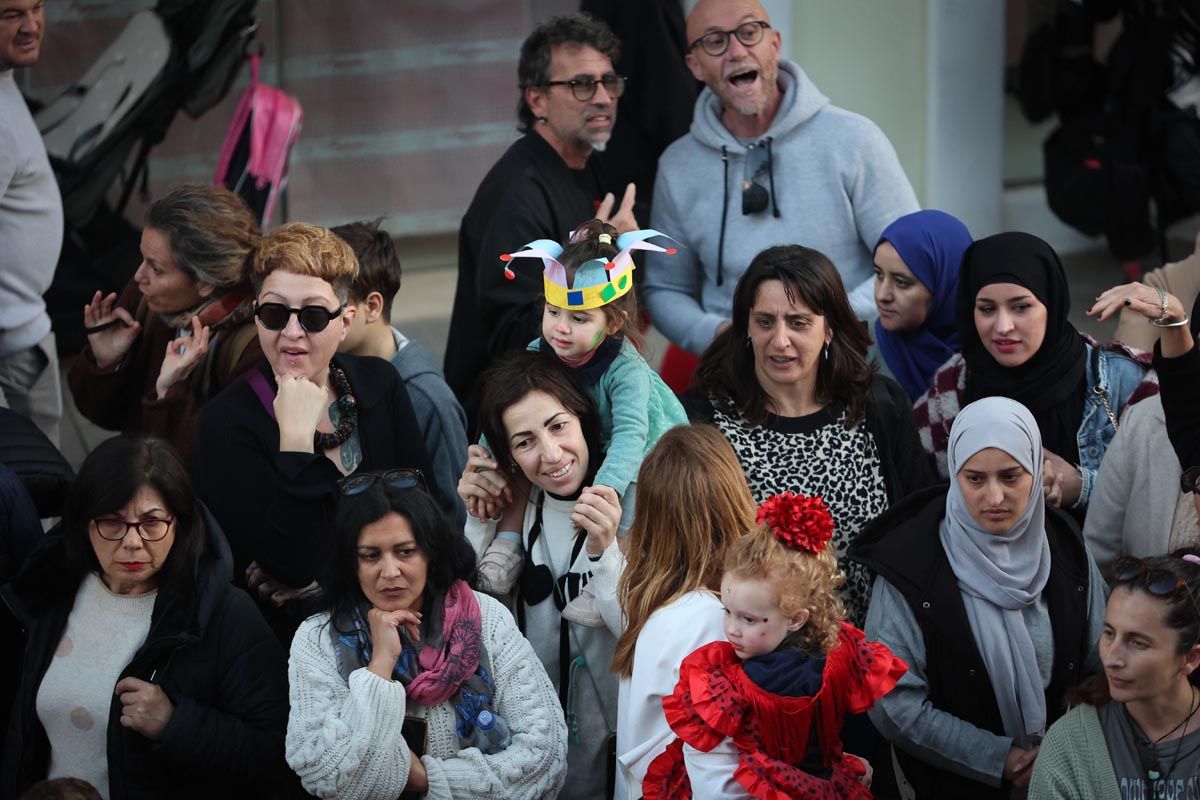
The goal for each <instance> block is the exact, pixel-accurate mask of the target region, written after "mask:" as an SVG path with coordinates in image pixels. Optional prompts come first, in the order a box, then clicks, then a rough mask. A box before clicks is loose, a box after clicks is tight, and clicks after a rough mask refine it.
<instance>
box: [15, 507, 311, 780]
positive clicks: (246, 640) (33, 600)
mask: <svg viewBox="0 0 1200 800" xmlns="http://www.w3.org/2000/svg"><path fill="white" fill-rule="evenodd" d="M206 520H207V524H205V525H204V529H205V532H206V536H207V542H206V544H207V547H206V550H205V552H204V554H203V555H202V557H201V558H200V559H199V561H198V563H197V564H196V565H195V566H194V568H193V570H192V582H191V586H190V587H189V586H180V585H170V584H167V583H163V584H162V585H160V586H159V590H158V596H157V598H156V599H155V602H154V611H153V615H152V617H151V621H150V631H149V633H148V635H147V637H146V642H145V644H143V645H142V647H141V648H140V649H139V650H138V651H137V653H136V654H135V655H134V657H133V660H132V661H131V662H130V663H129V664H128V666H126V667H125V669H124V670H122V672H121V677H122V678H124V677H127V676H133V677H136V678H140V679H142V680H148V681H151V682H153V683H157V684H158V685H160V686H161V687H162V689H163V691H164V692H166V694H167V696H168V697H169V698H170V700H171V703H172V705H174V707H175V709H174V711H173V712H172V714H171V719H170V721H169V722H168V723H167V727H166V728H165V729H164V730H163V733H162V737H161V738H160V739H159V741H157V742H152V741H150V740H148V739H146V738H145V737H143V736H142V735H141V734H139V733H136V732H134V731H133V730H131V729H128V728H124V727H122V726H121V724H120V721H119V720H120V716H121V711H120V709H121V701H120V698H119V697H118V696H117V695H116V694H115V693H114V695H113V702H112V707H111V710H110V713H109V718H108V770H109V789H110V796H111V797H112V798H114V800H126V799H128V798H162V797H172V798H192V797H194V798H212V797H244V796H264V797H265V796H272V795H274V794H280V793H283V792H286V791H292V790H294V787H295V778H294V776H292V774H291V772H290V770H289V769H288V766H287V762H286V761H285V760H284V755H283V739H284V733H285V731H286V729H287V718H288V686H287V659H286V655H285V653H284V651H283V648H282V647H281V646H280V644H279V642H278V641H277V640H276V639H275V637H274V636H273V635H272V633H271V630H270V628H268V627H267V625H266V623H265V622H264V621H263V618H262V616H261V615H260V614H259V613H258V610H257V609H256V608H255V606H254V602H253V601H252V600H251V599H250V598H249V597H248V596H246V594H245V593H244V592H242V591H241V590H239V589H237V588H235V587H234V586H233V585H232V584H231V583H230V576H231V574H232V563H231V560H230V556H229V549H228V547H227V546H226V545H225V543H224V540H223V538H222V536H221V533H220V530H219V528H217V526H216V524H215V523H214V522H212V520H211V517H208V516H207V515H206ZM64 552H65V547H64V543H63V539H62V537H61V536H60V535H58V534H55V533H52V534H50V535H48V536H46V537H45V539H44V540H43V541H42V543H41V544H40V546H39V547H38V549H37V550H36V551H35V552H34V553H33V554H32V555H31V556H30V557H29V560H28V561H27V563H26V565H25V567H24V568H23V569H22V571H21V573H20V574H19V575H18V576H17V577H16V578H15V579H14V580H13V581H11V582H10V583H8V584H6V585H5V586H4V587H3V589H2V590H0V594H2V596H3V599H4V602H5V603H6V604H7V605H8V607H9V608H10V610H11V611H12V613H13V614H14V615H15V616H16V618H17V619H18V620H19V621H20V622H21V625H22V626H23V628H24V630H25V655H24V659H23V665H22V675H21V680H20V684H19V688H18V693H17V698H16V703H15V705H14V709H13V712H12V716H11V718H10V721H9V727H8V734H7V737H6V741H5V753H4V767H3V777H2V789H0V796H2V797H4V798H14V797H17V796H18V795H19V794H20V793H21V792H23V791H24V790H25V789H27V788H28V787H29V786H30V785H31V784H33V783H36V782H37V781H39V780H42V779H44V778H45V776H46V770H47V769H48V767H49V758H50V743H49V740H48V739H47V738H46V733H45V731H44V729H43V728H42V725H41V723H40V722H39V720H38V716H37V711H36V708H35V701H36V698H37V692H38V687H39V686H40V685H41V682H42V678H43V676H44V675H45V674H46V670H47V669H48V667H49V665H50V660H51V658H52V657H53V655H54V651H55V649H56V648H57V647H58V644H59V642H60V641H61V639H62V635H63V631H64V630H65V629H66V625H67V618H68V616H69V615H70V613H71V607H72V606H73V605H74V602H75V595H76V592H77V590H78V588H79V581H80V576H78V575H69V574H68V573H67V571H66V570H65V569H64V568H63V563H64Z"/></svg>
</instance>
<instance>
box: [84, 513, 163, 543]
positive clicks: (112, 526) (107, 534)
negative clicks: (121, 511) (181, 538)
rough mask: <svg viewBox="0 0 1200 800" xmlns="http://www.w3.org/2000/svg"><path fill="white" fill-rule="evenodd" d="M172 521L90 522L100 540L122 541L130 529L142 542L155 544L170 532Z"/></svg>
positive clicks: (112, 520) (102, 518) (104, 518)
mask: <svg viewBox="0 0 1200 800" xmlns="http://www.w3.org/2000/svg"><path fill="white" fill-rule="evenodd" d="M174 521H175V518H174V517H172V518H170V519H157V518H152V519H144V520H141V521H140V522H129V521H127V520H123V519H118V518H117V517H101V518H99V519H94V520H92V525H94V526H95V527H96V533H97V534H99V535H100V538H101V539H105V540H107V541H110V542H119V541H121V540H122V539H124V538H125V537H126V536H127V535H128V534H129V529H130V528H133V529H134V530H135V531H137V533H138V536H140V537H142V541H143V542H157V541H159V540H160V539H162V538H163V537H165V536H166V535H167V531H169V530H171V523H172V522H174Z"/></svg>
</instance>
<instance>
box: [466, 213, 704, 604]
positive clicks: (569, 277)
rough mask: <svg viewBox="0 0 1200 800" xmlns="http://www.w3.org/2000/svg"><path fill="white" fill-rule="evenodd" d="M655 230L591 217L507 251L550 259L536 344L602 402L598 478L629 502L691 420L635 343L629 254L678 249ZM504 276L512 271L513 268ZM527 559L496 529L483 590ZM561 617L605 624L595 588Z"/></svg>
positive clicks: (482, 570) (504, 585)
mask: <svg viewBox="0 0 1200 800" xmlns="http://www.w3.org/2000/svg"><path fill="white" fill-rule="evenodd" d="M654 237H662V238H669V237H666V236H663V234H661V233H659V232H658V231H654V230H639V231H630V232H628V233H624V234H621V235H620V236H618V235H617V233H616V230H615V229H613V227H612V226H611V225H607V224H605V223H603V222H601V221H600V220H589V221H588V222H585V223H584V224H583V225H581V226H580V227H579V228H577V229H576V230H575V231H574V232H573V233H572V234H571V238H570V240H569V242H568V243H567V245H566V247H563V246H562V245H560V244H558V243H557V242H553V241H550V240H548V239H540V240H538V241H536V242H530V243H529V244H527V245H526V246H525V248H524V249H522V250H520V251H518V252H515V253H511V254H505V255H502V256H501V257H500V258H501V260H502V261H504V262H506V264H507V263H508V262H510V261H511V260H512V259H514V258H540V259H541V260H542V263H543V265H544V268H545V272H544V276H543V283H544V287H545V294H546V303H545V308H544V310H543V312H542V335H541V337H540V338H538V339H537V340H535V341H534V342H532V343H531V344H530V345H529V349H531V350H541V351H542V352H543V353H545V354H546V355H547V356H548V357H551V358H554V359H556V360H557V361H558V362H559V363H560V364H562V366H563V367H565V368H566V369H568V370H569V371H570V372H571V373H572V375H573V377H574V378H575V381H576V383H577V384H578V385H579V386H580V387H581V388H582V389H583V390H584V391H585V392H586V393H587V394H588V396H589V397H591V399H592V401H593V402H594V403H595V404H596V409H597V411H598V412H599V417H600V426H601V430H600V435H601V444H602V446H603V448H604V451H605V455H604V460H603V463H601V464H600V467H599V469H598V470H597V472H596V476H595V479H594V480H592V481H591V482H590V483H591V484H592V485H603V486H609V487H611V488H612V489H614V490H616V492H617V494H619V495H620V496H621V502H622V505H623V506H625V507H627V508H628V509H632V505H633V503H634V493H635V492H634V488H635V485H634V481H635V479H636V478H637V471H638V469H639V467H640V466H641V463H642V458H643V456H645V454H646V453H647V452H649V450H650V448H652V447H653V446H654V445H655V443H656V442H657V441H658V439H659V437H660V436H662V435H663V433H665V432H666V431H667V430H668V429H670V428H673V427H675V426H676V425H686V424H687V421H688V420H687V415H686V414H685V413H684V411H683V406H681V405H680V404H679V400H678V399H677V398H676V397H675V394H674V392H672V391H671V390H670V389H669V388H668V387H667V385H666V384H665V383H663V382H662V379H661V378H659V377H658V374H657V373H655V372H654V370H653V369H652V368H651V367H650V365H649V364H647V363H646V359H644V358H642V355H641V353H639V352H638V349H637V345H638V344H639V343H640V334H639V331H638V327H637V316H638V314H637V300H636V295H635V294H634V291H633V270H634V263H633V258H632V257H631V253H632V251H633V250H653V251H656V252H662V253H674V252H675V251H674V250H673V249H671V250H668V249H666V248H663V247H659V246H657V245H654V244H650V243H649V242H648V241H646V240H647V239H651V238H654ZM505 274H506V275H508V276H509V277H510V278H512V277H513V273H512V270H511V269H510V268H509V267H508V266H506V267H505ZM523 561H524V554H523V552H522V549H521V539H520V536H519V534H512V533H501V534H498V535H497V536H496V538H495V539H493V540H492V543H491V545H489V547H488V549H487V550H486V551H485V552H484V554H483V556H482V558H481V559H480V565H479V574H480V580H481V586H480V588H481V589H483V590H484V591H489V592H493V593H495V594H505V593H507V592H508V591H510V590H511V588H512V585H513V583H514V582H515V580H516V577H517V575H518V573H519V571H520V565H521V564H522V563H523ZM563 616H564V617H565V618H567V619H568V620H570V621H572V622H576V623H578V624H581V625H587V626H590V627H600V626H602V625H603V624H604V623H603V621H602V620H601V619H600V615H599V612H598V611H597V610H596V607H595V599H594V595H593V594H592V592H591V588H590V587H589V586H588V585H585V586H584V587H583V590H582V594H581V596H580V597H579V598H577V599H575V600H573V601H572V602H571V603H569V604H568V606H567V608H566V609H564V611H563Z"/></svg>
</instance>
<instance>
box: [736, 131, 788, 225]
mask: <svg viewBox="0 0 1200 800" xmlns="http://www.w3.org/2000/svg"><path fill="white" fill-rule="evenodd" d="M745 167H746V168H745V172H744V173H743V176H742V215H743V216H748V215H750V214H758V213H759V212H762V211H766V210H767V206H769V205H770V204H771V192H770V191H768V190H767V185H768V184H772V185H771V188H772V189H774V188H775V187H774V185H773V184H774V182H775V181H774V180H773V179H772V175H771V138H770V137H768V138H766V139H763V140H762V141H761V142H755V143H754V144H751V145H748V146H747V147H746V165H745ZM775 216H779V215H778V214H776V215H775Z"/></svg>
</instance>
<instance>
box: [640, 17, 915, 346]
mask: <svg viewBox="0 0 1200 800" xmlns="http://www.w3.org/2000/svg"><path fill="white" fill-rule="evenodd" d="M687 38H688V51H687V56H686V61H687V65H688V67H689V68H690V69H691V71H692V74H693V75H695V76H696V78H697V79H698V80H701V81H703V82H704V84H705V85H706V87H707V88H706V89H705V90H704V91H703V92H702V93H701V94H700V97H699V98H698V99H697V100H696V107H695V113H694V116H693V118H692V126H691V130H690V131H689V132H688V133H687V134H686V135H685V136H683V137H682V138H681V139H679V140H678V141H676V142H675V143H674V144H672V145H671V146H670V147H669V148H667V151H666V152H665V153H663V156H662V158H661V159H660V160H659V164H658V177H657V178H656V180H655V186H654V202H653V204H652V206H651V207H652V209H653V210H652V217H651V227H653V228H655V229H656V230H661V231H663V232H665V233H669V234H670V235H672V236H675V237H676V238H678V239H679V240H680V241H681V242H683V243H684V244H685V245H686V248H681V249H680V251H679V254H677V255H675V256H673V257H671V258H668V259H664V258H661V257H655V256H654V255H650V256H648V257H647V259H646V274H645V282H644V284H643V293H644V297H645V300H646V303H647V305H648V306H649V308H650V313H651V316H652V317H653V319H654V323H655V325H656V326H657V327H658V328H659V329H660V330H661V331H662V332H663V333H664V334H666V336H667V338H668V339H670V340H671V341H672V342H673V343H675V344H676V345H678V346H679V347H681V348H683V349H684V350H687V351H690V352H692V353H695V354H699V353H701V352H702V351H703V350H704V349H705V348H706V347H708V345H709V343H711V342H712V340H713V338H714V337H715V336H716V335H717V334H718V333H719V332H720V331H723V330H724V329H725V328H726V327H727V326H728V325H729V317H730V313H731V309H732V300H733V290H734V287H735V286H736V285H737V282H738V279H739V278H740V277H741V276H742V273H743V272H745V270H746V267H747V266H748V265H749V264H750V261H751V259H753V258H754V256H755V255H757V254H758V253H759V252H760V251H762V250H764V249H766V248H767V247H770V246H772V245H777V244H801V245H804V246H806V247H812V248H815V249H816V250H819V251H821V252H822V253H824V254H825V255H826V256H828V257H829V258H830V260H832V261H833V263H834V264H835V265H836V266H837V268H838V271H839V272H840V273H841V275H842V280H843V281H844V282H845V284H846V290H847V292H849V293H850V299H851V305H853V307H854V310H855V312H856V313H857V314H858V316H859V317H860V318H861V319H863V320H872V319H874V318H875V316H876V315H877V312H876V310H875V302H874V295H873V280H874V277H873V276H874V269H873V251H874V248H875V244H876V242H877V241H878V240H879V235H880V234H881V233H882V232H883V229H884V228H885V227H887V226H888V225H889V224H890V223H891V222H893V221H894V220H895V219H897V218H899V217H901V216H903V215H905V214H908V213H910V212H912V211H916V210H917V209H918V208H919V206H918V204H917V198H916V195H915V194H914V193H913V190H912V186H911V185H910V184H909V182H908V178H907V177H905V174H904V170H903V169H902V168H901V166H900V162H899V159H898V158H897V157H896V151H895V150H894V149H893V148H892V145H891V143H890V142H889V141H888V139H887V137H886V136H885V135H884V133H883V131H881V130H880V129H879V127H878V126H877V125H875V124H874V123H873V122H871V121H870V120H869V119H867V118H865V117H862V116H860V115H858V114H853V113H851V112H849V111H845V110H843V109H841V108H838V107H836V106H834V105H832V104H831V103H830V102H829V98H827V97H826V96H825V95H823V94H821V92H820V91H819V90H818V89H817V87H816V86H814V85H813V83H812V81H810V80H809V79H808V76H807V75H805V74H804V71H803V70H802V69H801V68H800V67H799V66H798V65H796V64H795V63H793V62H791V61H788V60H786V59H781V58H780V51H781V47H782V39H781V37H780V33H779V31H778V30H776V29H775V28H773V27H771V20H770V18H769V17H768V16H767V13H766V11H765V9H763V7H762V5H761V4H760V3H759V2H758V1H757V0H700V2H699V3H698V4H697V5H696V7H695V8H694V9H693V10H692V13H691V14H690V15H689V16H688V22H687ZM835 335H836V334H835Z"/></svg>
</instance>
